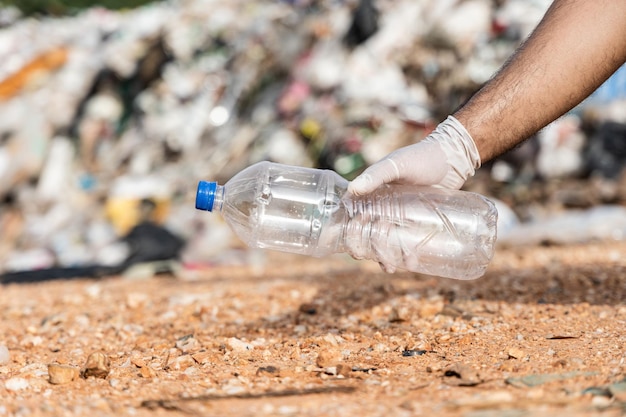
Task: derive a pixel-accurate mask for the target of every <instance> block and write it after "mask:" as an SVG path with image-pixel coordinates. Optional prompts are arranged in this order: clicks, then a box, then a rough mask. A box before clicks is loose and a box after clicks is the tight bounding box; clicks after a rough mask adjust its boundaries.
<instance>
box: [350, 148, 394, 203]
mask: <svg viewBox="0 0 626 417" xmlns="http://www.w3.org/2000/svg"><path fill="white" fill-rule="evenodd" d="M398 179H400V170H399V168H398V164H397V163H396V161H395V160H394V159H393V158H392V157H391V155H390V156H389V157H387V158H385V159H383V160H382V161H380V162H377V163H375V164H374V165H372V166H370V167H369V168H367V169H366V170H365V171H363V173H362V174H361V175H359V176H358V177H356V178H355V179H354V180H353V181H352V182H350V184H348V192H350V193H352V194H354V195H365V194H369V193H371V192H372V191H374V190H375V189H377V188H378V187H380V186H381V185H383V184H387V183H390V182H394V181H396V180H398Z"/></svg>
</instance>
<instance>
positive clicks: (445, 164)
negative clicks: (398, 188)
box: [350, 0, 626, 194]
mask: <svg viewBox="0 0 626 417" xmlns="http://www.w3.org/2000/svg"><path fill="white" fill-rule="evenodd" d="M624 61H626V2H624V1H615V0H556V1H554V2H553V3H552V5H551V6H550V8H549V10H548V11H547V13H546V15H545V16H544V18H543V19H542V21H541V22H540V23H539V25H538V26H537V28H536V29H535V30H534V31H533V33H532V34H531V36H530V37H529V38H528V39H527V40H526V41H525V42H524V44H523V45H522V46H521V47H520V48H519V49H518V50H517V51H516V52H515V53H514V54H513V56H512V57H511V58H510V59H509V61H508V62H507V63H506V64H505V65H504V66H503V67H502V69H501V70H500V71H499V72H498V73H497V74H496V75H495V77H494V78H493V79H491V80H490V81H489V82H488V83H486V84H485V86H483V88H482V89H480V90H479V91H478V92H477V93H476V94H475V95H474V96H473V97H472V98H471V99H470V100H469V101H468V103H467V104H466V105H464V106H463V107H461V108H460V109H459V110H458V111H457V112H455V113H454V115H453V116H454V118H455V119H456V120H458V122H460V123H459V125H460V127H459V126H456V127H455V128H454V129H452V130H450V129H444V131H446V132H448V133H441V132H438V131H437V130H436V131H435V132H434V133H435V137H432V135H431V136H429V137H427V138H426V139H425V140H423V141H420V142H418V143H416V144H414V145H410V146H407V147H405V148H400V149H398V150H396V151H394V152H393V153H392V154H390V155H388V156H387V157H385V158H383V160H381V161H380V162H378V163H376V164H374V165H372V166H371V167H370V168H368V169H367V170H366V171H365V172H364V173H363V174H361V175H360V176H359V177H357V178H356V179H355V181H353V182H352V183H351V184H350V191H351V192H353V193H354V194H367V193H369V192H371V191H373V190H374V189H376V188H377V187H378V186H380V185H381V184H383V183H388V182H403V183H409V184H422V185H435V186H441V187H445V188H460V187H461V186H462V185H463V183H464V182H465V180H466V179H467V178H468V177H469V176H471V175H473V174H474V169H476V168H478V167H479V166H480V164H481V161H486V160H489V159H492V158H494V157H496V156H498V155H500V154H501V153H503V152H505V151H507V150H508V149H510V148H512V147H513V146H515V145H516V144H518V143H520V142H521V141H523V140H524V139H526V138H527V137H528V136H530V135H531V134H533V133H534V132H536V131H538V130H539V129H541V128H543V127H544V126H545V125H547V124H548V123H550V122H551V121H553V120H555V119H556V118H557V117H559V116H561V115H562V114H564V113H565V112H567V111H568V110H570V109H571V108H573V107H574V106H576V105H577V104H578V103H580V102H581V101H582V100H583V99H584V98H585V97H587V96H588V95H589V94H590V93H591V92H593V91H594V90H595V89H596V88H597V87H599V86H600V85H601V84H602V82H604V81H605V80H606V79H607V78H608V77H609V76H610V75H611V74H612V73H613V72H614V71H615V70H616V69H617V68H619V66H620V65H622V64H623V63H624ZM447 123H448V121H445V122H444V124H447ZM440 127H441V125H440ZM438 129H439V127H438ZM467 137H469V138H470V141H467ZM459 144H461V146H459ZM446 147H447V150H448V152H443V154H444V156H445V157H443V158H442V148H446ZM455 149H456V150H455ZM476 155H477V156H478V157H477V158H476V157H475V156H476ZM446 179H447V180H446ZM450 179H452V180H450Z"/></svg>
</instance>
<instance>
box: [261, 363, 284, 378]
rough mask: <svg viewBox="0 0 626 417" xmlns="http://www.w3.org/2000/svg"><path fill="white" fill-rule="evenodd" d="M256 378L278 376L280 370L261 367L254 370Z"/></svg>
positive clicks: (270, 366) (272, 367)
mask: <svg viewBox="0 0 626 417" xmlns="http://www.w3.org/2000/svg"><path fill="white" fill-rule="evenodd" d="M256 374H257V376H260V375H265V376H280V370H279V369H278V368H277V367H275V366H272V365H268V366H261V367H259V369H257V370H256Z"/></svg>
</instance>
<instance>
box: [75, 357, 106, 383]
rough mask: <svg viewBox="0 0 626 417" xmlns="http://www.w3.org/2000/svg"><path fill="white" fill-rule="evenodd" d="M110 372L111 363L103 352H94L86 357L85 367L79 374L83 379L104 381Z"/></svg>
mask: <svg viewBox="0 0 626 417" xmlns="http://www.w3.org/2000/svg"><path fill="white" fill-rule="evenodd" d="M110 371H111V361H110V359H109V357H108V356H107V355H106V354H105V353H103V352H94V353H92V354H91V355H89V356H88V357H87V361H86V362H85V366H84V367H83V370H82V372H81V376H82V377H83V378H85V379H86V378H89V377H90V376H92V377H94V378H101V379H105V378H106V377H107V376H108V375H109V372H110Z"/></svg>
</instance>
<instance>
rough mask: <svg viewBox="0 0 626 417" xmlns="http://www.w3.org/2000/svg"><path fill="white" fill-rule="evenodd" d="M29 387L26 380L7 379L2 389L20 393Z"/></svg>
mask: <svg viewBox="0 0 626 417" xmlns="http://www.w3.org/2000/svg"><path fill="white" fill-rule="evenodd" d="M29 386H30V383H29V382H28V380H27V379H24V378H20V377H15V378H9V379H7V380H6V381H5V383H4V387H5V388H6V389H7V390H9V391H21V390H23V389H26V388H28V387H29Z"/></svg>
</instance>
